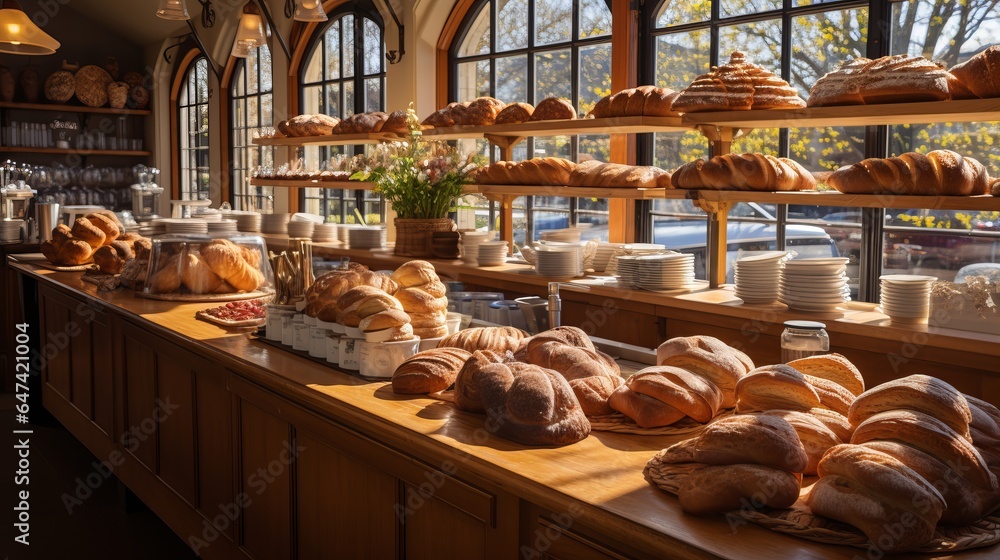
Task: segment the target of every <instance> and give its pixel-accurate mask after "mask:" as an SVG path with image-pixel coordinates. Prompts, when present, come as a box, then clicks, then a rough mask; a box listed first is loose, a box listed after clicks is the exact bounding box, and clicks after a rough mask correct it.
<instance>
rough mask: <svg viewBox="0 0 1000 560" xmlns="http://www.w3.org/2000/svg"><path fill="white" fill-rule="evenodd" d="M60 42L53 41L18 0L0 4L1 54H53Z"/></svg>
mask: <svg viewBox="0 0 1000 560" xmlns="http://www.w3.org/2000/svg"><path fill="white" fill-rule="evenodd" d="M58 48H59V41H56V40H55V39H53V38H52V37H51V36H50V35H49V34H48V33H46V32H44V31H42V30H41V28H39V27H38V26H37V25H35V22H33V21H31V19H30V18H29V17H28V14H26V13H24V10H22V9H21V5H20V4H18V3H17V0H3V4H0V53H8V54H27V55H43V54H53V53H55V52H56V49H58Z"/></svg>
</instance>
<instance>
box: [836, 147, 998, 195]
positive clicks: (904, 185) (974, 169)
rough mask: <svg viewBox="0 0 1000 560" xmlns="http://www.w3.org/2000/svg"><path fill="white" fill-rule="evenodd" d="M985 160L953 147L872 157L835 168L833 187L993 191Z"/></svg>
mask: <svg viewBox="0 0 1000 560" xmlns="http://www.w3.org/2000/svg"><path fill="white" fill-rule="evenodd" d="M990 181H991V180H990V176H989V174H988V173H987V171H986V168H985V167H983V165H982V164H981V163H979V162H978V161H977V160H975V159H973V158H967V157H962V156H961V155H959V154H957V153H955V152H952V151H951V150H935V151H933V152H928V153H927V154H926V155H925V154H920V153H917V152H907V153H905V154H902V155H900V156H898V157H891V158H885V159H881V158H870V159H866V160H863V161H860V162H858V163H855V164H854V165H852V166H850V167H842V168H841V169H838V170H837V171H835V172H834V173H833V174H832V175H830V178H829V180H828V183H829V184H830V186H831V187H833V188H835V189H837V190H838V191H840V192H842V193H846V194H898V195H924V196H976V195H982V194H988V193H989V192H990Z"/></svg>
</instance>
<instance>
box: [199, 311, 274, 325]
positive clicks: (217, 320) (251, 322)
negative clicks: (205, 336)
mask: <svg viewBox="0 0 1000 560" xmlns="http://www.w3.org/2000/svg"><path fill="white" fill-rule="evenodd" d="M194 317H195V319H201V320H202V321H206V322H208V323H212V324H213V325H219V326H220V327H259V326H261V325H263V324H264V322H265V321H266V320H267V318H266V317H261V318H259V319H243V320H242V321H233V320H231V319H220V318H219V317H216V316H215V315H209V314H208V312H207V311H198V312H197V313H195V314H194Z"/></svg>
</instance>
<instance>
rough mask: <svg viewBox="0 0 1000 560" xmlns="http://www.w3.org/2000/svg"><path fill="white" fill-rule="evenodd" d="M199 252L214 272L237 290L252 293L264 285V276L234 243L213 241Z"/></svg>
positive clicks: (225, 240) (205, 244)
mask: <svg viewBox="0 0 1000 560" xmlns="http://www.w3.org/2000/svg"><path fill="white" fill-rule="evenodd" d="M198 251H199V252H200V253H201V258H203V259H205V263H206V264H208V266H209V267H210V268H211V269H212V272H214V273H215V274H217V275H218V276H219V277H220V278H222V279H223V280H225V281H226V282H227V283H228V284H230V285H231V286H232V287H234V288H236V289H237V290H239V291H243V292H252V291H254V290H256V289H257V288H259V287H261V286H262V285H263V284H264V275H263V274H261V272H260V270H258V269H257V267H255V266H252V265H251V264H250V263H248V262H247V261H246V259H245V258H244V257H243V251H242V249H241V248H240V247H239V246H238V245H236V244H235V243H233V242H232V241H229V240H228V239H213V240H212V241H210V242H209V243H203V244H202V245H201V246H200V247H199V248H198Z"/></svg>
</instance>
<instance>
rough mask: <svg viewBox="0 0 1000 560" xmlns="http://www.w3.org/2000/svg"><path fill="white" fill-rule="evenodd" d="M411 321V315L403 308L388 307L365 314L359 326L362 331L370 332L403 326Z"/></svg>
mask: <svg viewBox="0 0 1000 560" xmlns="http://www.w3.org/2000/svg"><path fill="white" fill-rule="evenodd" d="M359 314H360V313H359ZM409 322H410V316H409V315H407V314H406V312H405V311H403V310H402V309H386V310H384V311H379V312H378V313H374V314H372V315H365V316H364V317H363V318H362V319H361V322H360V323H358V328H359V329H361V332H365V333H370V332H376V331H381V330H385V329H391V328H395V327H401V326H403V325H406V324H408V323H409ZM411 329H412V327H411ZM410 333H411V334H412V333H413V331H412V330H411V331H410Z"/></svg>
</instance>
